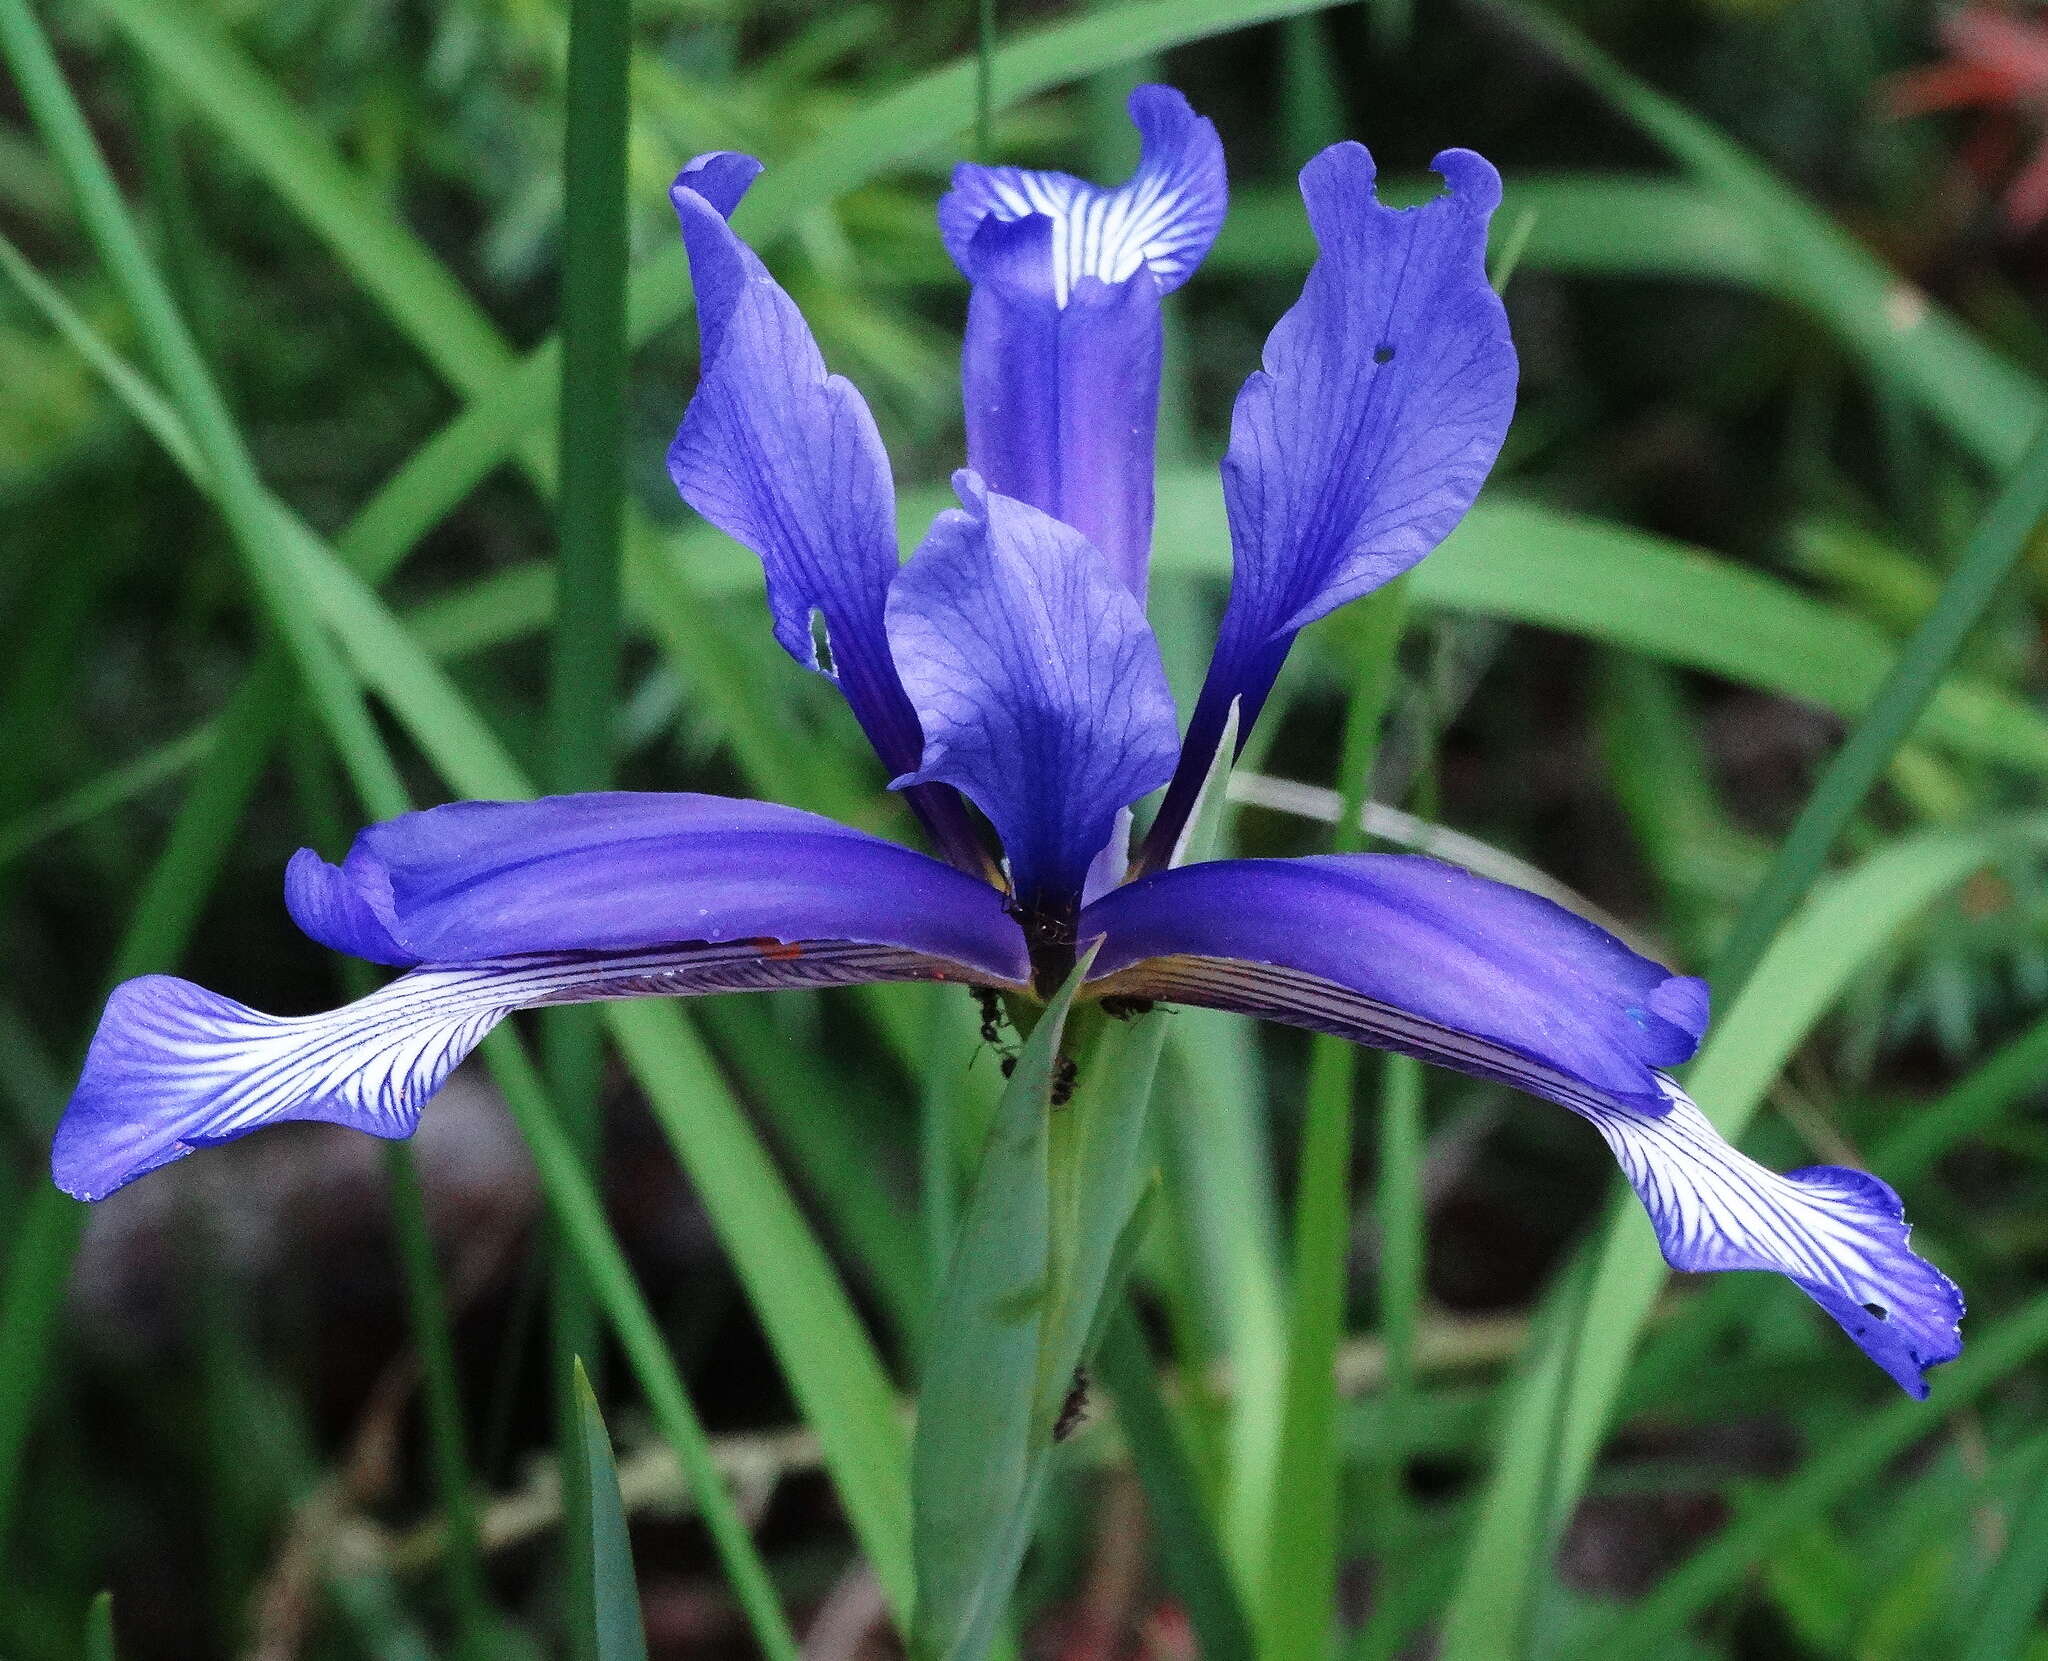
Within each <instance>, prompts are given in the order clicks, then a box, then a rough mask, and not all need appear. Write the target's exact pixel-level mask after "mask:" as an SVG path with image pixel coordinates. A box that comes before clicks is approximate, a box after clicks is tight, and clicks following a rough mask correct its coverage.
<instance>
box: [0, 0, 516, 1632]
mask: <svg viewBox="0 0 2048 1661" xmlns="http://www.w3.org/2000/svg"><path fill="white" fill-rule="evenodd" d="M0 49H4V50H5V52H6V54H7V56H8V59H9V61H10V62H11V64H12V65H13V67H14V70H15V73H16V76H17V79H18V80H19V81H20V83H21V85H22V90H23V96H24V99H25V101H26V102H27V103H28V105H29V108H30V111H31V113H32V115H33V116H34V118H35V121H36V124H37V126H38V128H39V129H40V130H41V132H42V133H43V136H44V138H45V141H46V142H47V143H48V144H49V145H50V147H51V149H52V150H53V152H54V153H55V154H56V156H57V158H58V160H59V163H60V165H61V166H62V168H63V169H64V172H65V174H66V177H67V179H68V181H69V182H70V184H71V186H72V190H73V193H74V195H75V197H76V198H77V201H78V204H79V208H80V212H81V214H82V217H83V219H84V221H85V225H86V228H87V230H88V232H89V234H90V235H91V237H92V240H93V242H94V244H95V245H96V247H97V248H98V250H99V253H100V255H101V258H102V259H103V261H104V262H105V264H106V266H107V268H108V270H109V272H110V274H111V275H112V276H113V278H114V280H115V282H116V285H117V286H118V287H119V289H120V290H121V292H122V295H123V298H124V299H125V300H126V302H127V304H128V306H129V307H130V309H131V311H132V312H133V313H134V315H135V317H136V319H137V322H138V324H139V325H140V327H141V330H142V333H143V337H144V342H145V344H146V345H147V346H148V347H149V348H150V350H151V352H152V355H153V356H154V357H155V359H156V363H157V367H158V371H159V373H160V374H161V375H162V376H163V378H164V380H165V382H166V384H167V385H168V387H169V388H170V391H171V395H172V398H173V400H174V401H175V403H176V405H177V406H178V411H179V414H180V417H181V418H182V420H183V423H184V425H185V428H186V431H187V434H188V436H189V438H190V440H191V447H192V449H193V450H194V451H195V452H196V454H197V457H198V458H199V459H200V461H201V462H202V463H203V465H204V466H205V468H206V470H207V472H208V473H209V474H210V476H211V477H212V479H213V481H214V485H215V489H214V492H213V495H214V500H215V503H216V505H217V506H218V507H219V509H220V511H221V514H222V516H223V518H224V519H225V520H226V521H227V524H228V527H229V530H230V532H231V534H232V536H233V538H234V541H235V543H236V545H237V547H238V549H239V550H240V552H241V554H242V557H243V565H244V569H245V571H246V573H247V576H248V578H249V581H250V583H251V586H252V587H253V588H254V589H255V590H256V592H257V593H258V595H259V596H260V598H261V601H262V608H263V613H264V615H265V616H266V617H267V619H268V620H269V622H270V624H271V626H272V627H273V629H275V630H276V632H277V633H278V635H279V636H280V637H281V638H282V639H283V641H284V642H285V645H286V647H287V649H288V650H289V652H290V654H291V656H292V658H293V660H294V663H295V666H296V668H297V670H298V672H299V674H300V676H301V678H302V679H303V681H304V683H305V686H306V688H307V690H308V691H309V693H310V694H311V695H312V698H313V702H314V705H315V707H316V709H317V710H318V711H319V713H320V714H321V716H322V718H323V721H324V723H325V725H326V727H327V729H328V733H329V736H330V738H331V740H332V741H333V743H334V744H335V747H336V749H337V751H338V752H339V753H340V755H341V756H342V758H343V761H344V764H345V765H346V766H347V767H348V769H349V771H350V773H351V775H352V777H353V780H354V783H355V786H356V789H357V791H358V793H359V794H360V795H361V797H362V799H363V800H364V801H365V803H366V804H367V805H368V806H369V807H370V808H371V810H372V811H373V812H374V813H376V814H377V815H378V816H379V817H387V816H389V815H391V814H394V813H398V812H402V811H404V809H405V807H406V805H407V803H406V796H405V790H404V786H403V784H402V783H401V781H400V779H399V776H398V772H397V769H396V767H395V765H394V764H393V762H392V760H391V757H390V754H389V752H388V751H387V750H386V749H385V747H384V745H383V742H382V740H381V738H380V737H379V735H378V733H377V731H376V729H375V727H374V725H373V724H372V722H371V719H370V715H369V711H368V708H367V706H366V705H365V703H364V702H363V699H362V694H361V690H360V688H359V687H358V685H357V684H356V682H355V681H354V679H353V678H352V677H350V676H349V675H348V674H347V673H346V671H345V669H344V668H343V667H342V665H341V663H340V661H339V659H338V658H337V656H336V655H335V653H334V649H333V646H332V643H331V641H330V640H329V639H328V638H327V636H326V634H325V632H324V631H323V630H322V629H321V628H320V626H319V624H318V622H317V620H316V619H315V618H314V617H313V616H312V615H311V614H310V613H308V612H306V610H305V609H304V607H303V606H302V605H301V604H300V603H299V598H298V596H297V595H296V594H295V593H294V585H293V584H292V583H291V581H290V576H289V572H288V570H287V569H286V568H285V567H284V566H281V565H280V564H279V563H278V562H277V560H276V557H275V550H274V548H273V547H272V538H271V535H270V531H271V525H272V522H273V520H274V518H275V510H274V506H273V502H272V499H271V497H270V496H269V494H268V492H267V490H266V489H265V488H264V486H263V484H262V482H261V480H260V479H259V477H258V476H257V473H256V470H255V466H254V463H253V462H252V461H251V460H250V458H249V455H248V453H247V451H246V449H245V448H244V447H243V444H242V440H241V436H240V433H239V431H238V430H237V428H236V425H235V421H234V417H233V415H232V413H231V412H230V411H229V409H228V407H227V405H226V402H225V401H224V399H223V398H222V396H221V394H220V391H219V388H218V387H217V385H216V384H215V382H214V379H213V377H212V374H211V372H210V370H209V368H208V366H207V364H206V362H205V360H204V357H203V355H202V354H201V352H200V350H199V347H198V344H197V342H196V341H195V340H194V339H193V337H192V335H191V333H190V330H189V328H188V326H187V324H186V322H185V320H184V318H183V317H182V316H181V314H180V312H179V309H178V306H177V303H176V301H175V299H174V297H173V295H172V294H171V291H170V289H169V286H168V284H167V283H166V282H165V280H164V277H163V275H162V273H161V272H160V271H159V270H158V269H157V267H156V265H155V262H154V261H153V260H152V259H151V258H150V256H149V254H148V252H147V250H146V249H145V248H144V246H143V243H142V240H141V238H140V236H139V235H138V233H137V231H136V229H135V226H134V223H133V220H132V219H131V218H130V216H129V214H128V212H127V210H126V208H125V206H124V205H123V203H122V201H121V197H120V194H119V191H118V189H117V187H116V185H115V183H114V180H113V177H112V175H111V173H110V172H109V170H108V168H107V165H106V162H105V159H104V158H103V157H102V155H101V154H100V151H99V148H98V145H97V143H96V142H95V140H94V139H93V136H92V134H91V132H90V130H89V129H88V128H87V126H86V124H85V121H84V117H83V115H82V113H81V112H80V111H79V109H78V106H77V103H76V101H75V100H74V99H73V98H72V96H71V92H70V88H69V86H68V85H67V84H66V83H65V81H64V79H63V76H62V72H61V70H60V69H59V68H58V66H57V63H56V60H55V56H54V53H53V52H52V51H51V49H50V46H49V42H48V40H47V37H45V36H44V35H43V34H42V32H41V30H40V29H39V28H38V27H37V25H36V23H35V20H34V18H33V16H32V15H31V14H29V13H28V11H27V9H26V7H25V6H23V5H18V4H9V5H8V6H7V7H6V8H5V9H0ZM405 1167H406V1161H405V1158H404V1156H400V1157H399V1158H398V1159H397V1160H396V1161H395V1162H394V1169H395V1170H397V1171H399V1172H400V1174H401V1187H400V1193H399V1195H398V1202H399V1205H400V1207H401V1215H402V1214H403V1208H404V1205H405V1203H406V1193H405V1191H404V1185H403V1181H402V1174H403V1171H404V1169H405ZM415 1271H416V1272H415V1273H413V1274H412V1275H411V1276H410V1277H409V1279H408V1283H407V1284H408V1289H409V1291H410V1292H412V1293H413V1294H415V1295H414V1296H413V1297H412V1299H411V1300H410V1311H411V1316H412V1319H413V1321H414V1323H415V1326H416V1328H417V1329H418V1331H419V1334H420V1351H421V1355H422V1358H423V1361H424V1363H425V1365H426V1367H427V1368H428V1370H429V1373H430V1374H431V1373H432V1372H434V1371H435V1369H436V1368H437V1367H441V1368H445V1369H446V1375H445V1376H443V1377H442V1378H440V1380H439V1381H438V1387H437V1388H434V1389H432V1390H431V1392H430V1402H429V1406H430V1411H429V1415H428V1419H429V1429H430V1434H431V1436H432V1438H433V1440H434V1442H435V1444H436V1468H437V1470H438V1471H439V1472H440V1473H441V1474H442V1475H444V1476H446V1477H447V1478H448V1479H449V1485H448V1487H447V1489H446V1491H445V1493H444V1495H443V1498H444V1502H445V1504H446V1505H447V1507H448V1510H449V1514H450V1518H451V1526H452V1527H453V1529H454V1533H453V1536H452V1538H453V1539H454V1541H455V1542H456V1544H457V1546H458V1548H465V1549H458V1550H456V1551H454V1552H452V1553H451V1555H450V1559H449V1562H450V1577H451V1589H452V1591H453V1593H454V1595H455V1598H456V1609H457V1617H458V1624H459V1628H460V1632H461V1634H462V1641H463V1644H464V1647H465V1650H466V1652H467V1653H472V1654H474V1653H480V1652H481V1646H482V1644H483V1642H484V1636H483V1634H484V1631H485V1628H486V1624H487V1623H486V1614H485V1610H484V1607H483V1604H482V1590H483V1576H482V1570H481V1563H480V1560H479V1558H478V1554H477V1548H476V1543H475V1542H476V1535H475V1529H474V1525H473V1522H472V1523H471V1525H470V1526H469V1527H468V1528H467V1529H464V1528H462V1527H461V1526H460V1522H461V1519H462V1518H463V1516H464V1514H465V1513H466V1512H467V1509H468V1504H469V1501H468V1494H469V1491H470V1480H469V1466H468V1457H467V1453H466V1451H465V1449H464V1448H463V1445H462V1439H461V1431H460V1422H459V1418H458V1417H456V1415H455V1414H454V1413H453V1412H452V1411H450V1409H451V1408H452V1405H453V1404H452V1400H451V1396H452V1392H453V1388H454V1381H453V1376H452V1362H453V1342H452V1338H451V1336H450V1334H449V1332H448V1330H447V1313H446V1309H445V1306H444V1305H443V1304H442V1303H441V1302H440V1301H439V1299H438V1297H437V1296H436V1295H435V1292H436V1288H435V1287H434V1285H433V1283H432V1276H431V1274H430V1273H429V1272H427V1271H426V1270H425V1269H424V1268H423V1267H422V1266H420V1265H415Z"/></svg>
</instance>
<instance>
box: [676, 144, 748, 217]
mask: <svg viewBox="0 0 2048 1661" xmlns="http://www.w3.org/2000/svg"><path fill="white" fill-rule="evenodd" d="M761 171H762V168H761V163H760V162H759V161H757V160H756V159H755V158H754V157H752V156H749V155H747V154H745V153H744V152H742V151H739V150H707V151H706V152H705V153H704V154H703V155H701V156H697V157H694V158H693V159H691V160H690V161H689V162H688V163H686V164H685V165H684V167H683V170H682V172H680V173H678V174H677V175H676V182H675V183H674V184H673V185H671V186H670V187H669V200H670V201H671V202H673V203H674V204H675V207H676V211H677V213H679V214H680V213H682V212H683V211H684V207H685V204H684V201H683V198H684V197H685V196H696V197H700V198H702V199H703V200H704V201H705V202H707V203H708V204H710V206H711V207H712V209H713V210H714V211H715V212H716V213H717V214H718V216H719V218H721V219H730V218H731V217H732V216H733V213H734V210H736V209H737V208H738V207H739V205H740V202H741V200H742V199H743V198H744V197H745V196H746V194H747V191H748V190H749V189H750V188H751V187H752V185H753V183H754V181H755V180H756V179H758V178H759V177H760V176H761Z"/></svg>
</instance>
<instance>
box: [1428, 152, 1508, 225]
mask: <svg viewBox="0 0 2048 1661" xmlns="http://www.w3.org/2000/svg"><path fill="white" fill-rule="evenodd" d="M1429 166H1430V171H1431V172H1433V173H1435V174H1436V175H1437V177H1438V178H1440V179H1442V180H1443V182H1444V184H1445V185H1446V186H1448V187H1449V190H1450V194H1451V195H1452V197H1454V198H1455V199H1456V200H1457V202H1458V203H1459V205H1460V206H1462V207H1464V208H1465V209H1466V210H1467V211H1468V212H1471V213H1476V214H1479V215H1481V216H1485V215H1487V214H1491V213H1492V212H1493V210H1494V209H1495V208H1497V207H1499V206H1500V195H1501V188H1500V171H1499V169H1497V168H1496V167H1495V166H1494V165H1493V163H1492V162H1490V161H1488V160H1487V159H1486V158H1485V157H1484V156H1482V155H1480V154H1479V152H1478V151H1476V150H1439V151H1438V152H1437V153H1436V154H1435V155H1434V156H1432V157H1431V158H1430V163H1429Z"/></svg>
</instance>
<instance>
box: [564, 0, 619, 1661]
mask: <svg viewBox="0 0 2048 1661" xmlns="http://www.w3.org/2000/svg"><path fill="white" fill-rule="evenodd" d="M632 50H633V35H632V8H631V5H630V4H629V0H569V67H568V83H567V86H566V88H565V98H566V103H567V118H566V125H565V131H564V136H563V155H562V177H563V189H564V204H563V215H562V242H563V248H562V322H561V339H562V384H561V397H560V400H559V403H558V405H557V408H558V410H559V419H558V421H557V454H558V456H559V458H560V459H559V462H558V466H557V476H558V477H559V479H560V481H561V483H560V490H559V493H558V496H557V500H556V503H555V526H556V535H557V540H558V544H559V547H558V552H557V555H556V561H555V594H556V600H555V619H554V628H553V634H552V638H551V642H550V645H551V650H550V653H549V662H548V670H549V673H548V705H547V722H548V753H547V762H546V765H545V767H544V769H543V773H544V777H545V779H546V782H547V785H548V787H549V789H551V790H553V791H557V792H561V793H568V792H572V791H582V790H602V789H604V788H606V787H607V786H608V785H609V784H610V783H611V779H612V748H613V738H612V734H613V714H612V706H613V704H614V703H615V702H616V701H617V697H618V684H619V581H620V578H619V568H620V556H621V535H622V532H623V529H624V523H625V485H626V477H625V467H626V410H625V396H626V339H625V323H626V123H627V111H628V110H629V109H630V108H631V107H632V97H631V91H630V88H629V85H628V68H629V65H630V63H631V60H632ZM600 1022H601V1017H600V1015H599V1013H598V1012H597V1011H596V1010H594V1009H560V1010H551V1011H549V1012H548V1013H547V1014H546V1016H545V1017H544V1019H543V1022H542V1029H541V1030H542V1037H543V1039H544V1042H545V1051H544V1053H545V1055H546V1059H547V1070H548V1086H549V1090H550V1093H551V1094H552V1096H553V1099H554V1102H555V1105H556V1110H557V1111H558V1112H560V1113H561V1114H563V1115H564V1117H565V1119H566V1121H567V1123H568V1124H569V1126H570V1127H571V1131H572V1134H573V1135H574V1137H575V1139H576V1142H577V1145H578V1151H579V1152H580V1153H581V1155H582V1157H583V1159H584V1161H585V1162H586V1163H587V1164H589V1165H591V1166H592V1167H593V1168H595V1167H597V1166H598V1165H599V1163H600V1158H601V1154H602V1146H603V1128H602V1121H601V1119H600V1111H601V1097H600V1086H601V1083H602V1075H603V1068H604V1047H603V1041H602V1031H603V1029H602V1026H601V1024H600ZM596 1341H597V1324H596V1321H595V1319H594V1316H593V1313H592V1311H591V1308H590V1302H589V1299H588V1297H587V1296H586V1294H585V1292H584V1289H583V1287H582V1285H581V1284H580V1282H579V1280H578V1278H577V1276H576V1273H575V1271H574V1270H573V1269H571V1268H569V1267H568V1266H567V1264H566V1262H565V1263H564V1265H563V1268H562V1272H561V1273H560V1275H559V1276H558V1277H557V1280H556V1284H555V1295H554V1344H555V1366H556V1380H555V1388H556V1421H557V1432H556V1441H557V1447H558V1451H559V1455H560V1457H561V1460H562V1463H563V1467H564V1476H565V1484H564V1488H563V1495H564V1513H563V1521H564V1525H565V1526H564V1530H563V1539H564V1542H565V1544H566V1546H567V1548H568V1555H569V1569H570V1573H569V1587H570V1596H569V1597H568V1599H567V1601H566V1615H567V1624H568V1632H567V1638H568V1651H569V1654H570V1656H571V1657H572V1658H575V1661H590V1658H592V1657H593V1655H594V1651H593V1649H592V1644H593V1642H600V1641H601V1640H599V1639H598V1638H597V1636H596V1635H598V1634H601V1633H602V1632H604V1631H605V1630H607V1629H608V1628H609V1626H610V1624H611V1623H609V1622H607V1621H606V1620H605V1619H604V1618H603V1612H602V1611H601V1610H600V1609H599V1608H598V1607H597V1601H598V1598H599V1596H600V1588H599V1585H598V1578H597V1577H598V1574H599V1567H600V1566H599V1565H598V1564H596V1563H595V1562H593V1560H592V1559H591V1556H590V1552H589V1548H590V1546H591V1544H592V1543H593V1541H601V1539H602V1535H601V1532H600V1530H599V1528H598V1521H599V1519H597V1518H595V1517H593V1516H592V1515H590V1509H589V1508H590V1502H591V1491H590V1488H589V1486H588V1485H587V1484H576V1483H569V1482H567V1481H566V1475H567V1471H568V1468H569V1467H570V1466H571V1465H572V1464H573V1463H574V1462H575V1458H576V1450H578V1449H579V1448H586V1447H587V1444H588V1439H589V1431H588V1426H587V1424H586V1423H585V1422H584V1421H585V1410H584V1406H583V1402H582V1399H581V1398H582V1397H583V1396H586V1395H589V1394H591V1391H590V1386H589V1380H588V1378H587V1377H586V1376H585V1375H584V1372H583V1365H584V1363H583V1361H582V1360H581V1359H580V1358H582V1357H589V1358H590V1362H591V1365H593V1366H595V1365H596V1363H597V1350H596ZM599 1376H600V1377H602V1368H599ZM595 1410H596V1409H595V1402H594V1401H593V1402H592V1404H591V1407H590V1412H592V1413H594V1412H595ZM586 1457H587V1454H586ZM628 1579H629V1581H630V1565H629V1575H628ZM634 1621H635V1624H636V1626H637V1623H638V1611H637V1609H636V1610H635V1611H634Z"/></svg>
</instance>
